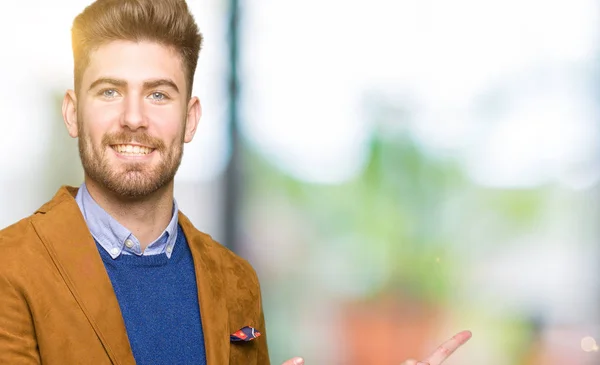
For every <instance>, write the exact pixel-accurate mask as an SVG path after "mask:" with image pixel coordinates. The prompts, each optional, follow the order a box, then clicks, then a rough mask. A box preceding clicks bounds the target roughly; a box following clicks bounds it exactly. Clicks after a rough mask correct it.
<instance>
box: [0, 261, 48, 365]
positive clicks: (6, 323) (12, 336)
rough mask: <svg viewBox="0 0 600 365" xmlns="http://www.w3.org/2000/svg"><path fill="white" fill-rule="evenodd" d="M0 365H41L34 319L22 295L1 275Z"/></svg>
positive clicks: (0, 273)
mask: <svg viewBox="0 0 600 365" xmlns="http://www.w3.org/2000/svg"><path fill="white" fill-rule="evenodd" d="M0 364H11V365H34V364H35V365H39V364H41V360H40V355H39V351H38V348H37V340H36V336H35V328H34V324H33V318H32V316H31V312H30V310H29V306H28V304H27V300H26V298H25V296H24V295H23V293H22V292H19V290H17V288H15V287H14V286H13V285H12V284H11V282H10V281H9V279H8V278H7V277H5V275H3V273H2V272H0Z"/></svg>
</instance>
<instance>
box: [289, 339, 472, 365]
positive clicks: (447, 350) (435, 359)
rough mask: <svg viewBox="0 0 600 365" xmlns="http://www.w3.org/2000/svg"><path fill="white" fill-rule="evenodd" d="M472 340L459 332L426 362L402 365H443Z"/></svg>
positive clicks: (293, 363)
mask: <svg viewBox="0 0 600 365" xmlns="http://www.w3.org/2000/svg"><path fill="white" fill-rule="evenodd" d="M470 338H471V332H470V331H462V332H459V333H457V334H456V335H454V337H452V338H451V339H449V340H448V341H446V342H444V343H443V344H441V345H440V347H438V348H437V350H435V351H434V352H433V354H431V355H430V356H428V357H427V358H425V359H424V360H421V361H418V360H414V359H409V360H406V361H404V362H403V363H402V365H441V364H442V363H443V362H444V361H446V359H447V358H448V356H450V355H452V353H454V351H456V349H458V348H459V347H460V346H462V345H463V344H464V343H465V342H467V341H468V340H469V339H470ZM281 365H304V360H303V359H302V358H301V357H294V358H293V359H289V360H288V361H286V362H284V363H283V364H281Z"/></svg>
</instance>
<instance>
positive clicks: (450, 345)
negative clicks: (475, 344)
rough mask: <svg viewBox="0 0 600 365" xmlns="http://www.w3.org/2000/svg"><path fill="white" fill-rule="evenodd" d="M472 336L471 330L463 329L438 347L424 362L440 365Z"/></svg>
mask: <svg viewBox="0 0 600 365" xmlns="http://www.w3.org/2000/svg"><path fill="white" fill-rule="evenodd" d="M471 336H472V334H471V332H470V331H462V332H459V333H457V334H456V335H455V336H454V337H452V338H451V339H449V340H448V341H446V342H444V343H443V344H442V345H441V346H440V347H438V348H437V350H435V352H434V353H433V354H431V356H429V357H428V358H426V359H425V360H423V362H426V363H429V364H430V365H440V364H441V363H443V362H444V361H445V360H446V359H447V358H448V356H450V355H452V353H453V352H454V351H456V349H457V348H459V347H460V346H461V345H462V344H464V343H465V342H467V341H468V340H469V339H470V338H471Z"/></svg>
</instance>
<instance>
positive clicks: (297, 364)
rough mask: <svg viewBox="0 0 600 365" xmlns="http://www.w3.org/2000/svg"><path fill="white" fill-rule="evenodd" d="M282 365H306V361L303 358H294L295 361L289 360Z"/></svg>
mask: <svg viewBox="0 0 600 365" xmlns="http://www.w3.org/2000/svg"><path fill="white" fill-rule="evenodd" d="M281 365H304V359H303V358H301V357H294V358H293V359H289V360H288V361H286V362H284V363H283V364H281Z"/></svg>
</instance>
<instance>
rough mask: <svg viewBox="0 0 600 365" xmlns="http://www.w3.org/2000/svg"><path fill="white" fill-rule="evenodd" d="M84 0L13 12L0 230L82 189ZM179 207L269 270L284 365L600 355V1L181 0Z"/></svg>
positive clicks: (37, 2) (536, 361)
mask: <svg viewBox="0 0 600 365" xmlns="http://www.w3.org/2000/svg"><path fill="white" fill-rule="evenodd" d="M89 3H90V1H89V0H55V1H51V2H49V1H42V0H29V1H21V2H13V3H12V4H11V8H10V9H9V8H7V7H4V8H3V10H2V11H0V31H1V32H2V34H4V38H3V41H2V48H1V49H2V50H1V51H0V52H1V55H2V57H1V58H0V78H1V80H2V81H3V87H1V88H0V110H1V111H2V120H1V122H0V206H1V207H2V209H1V210H0V226H2V227H3V226H6V225H9V224H11V223H13V222H15V221H17V220H18V219H20V218H22V217H24V216H26V215H29V214H31V213H32V212H33V211H34V210H35V209H36V208H37V207H38V206H39V205H41V204H42V203H44V202H45V201H47V200H49V199H50V198H51V197H52V195H53V194H54V192H55V191H56V189H58V187H59V186H61V185H63V184H70V185H79V184H80V183H81V181H82V171H81V167H80V163H79V156H78V153H77V147H76V141H75V140H71V139H70V137H69V136H68V135H67V133H66V130H65V128H64V125H63V122H62V117H61V114H60V102H61V100H62V96H63V95H64V91H65V90H66V89H67V88H71V87H72V58H71V57H72V56H71V49H70V33H69V32H70V27H71V23H72V20H73V18H74V17H75V16H76V15H77V14H78V13H79V12H80V11H82V10H83V8H84V7H85V6H86V5H88V4H89ZM188 3H189V5H190V7H191V9H192V11H193V12H194V14H195V16H196V19H197V21H198V23H199V25H200V28H201V30H202V32H203V34H204V36H205V43H204V48H203V50H202V52H201V55H200V61H199V66H198V71H197V74H196V80H195V90H194V93H195V94H196V95H198V96H200V98H201V100H202V103H203V111H204V113H203V118H202V124H201V127H200V128H199V131H198V133H197V134H196V138H195V140H194V141H193V142H192V143H190V144H188V145H187V146H186V150H185V154H184V159H183V163H182V166H181V168H180V170H179V173H178V175H177V177H176V198H177V200H178V203H179V205H180V208H181V210H182V211H183V212H185V213H186V214H187V215H188V216H189V217H190V218H191V219H192V221H193V222H194V223H195V224H196V226H197V227H198V228H200V229H201V230H204V231H206V232H207V233H209V234H211V235H212V236H213V237H215V238H216V239H217V240H219V241H220V242H222V243H223V244H225V245H227V246H229V247H230V248H231V249H232V250H234V251H236V252H237V253H238V254H240V255H242V256H243V257H245V258H247V259H248V260H249V261H250V262H251V263H252V264H253V265H254V267H255V268H256V270H257V272H258V275H259V277H260V280H261V283H262V291H263V300H264V308H265V314H266V320H267V331H268V341H269V346H270V352H271V358H272V362H273V364H280V363H281V362H282V361H283V360H285V359H287V358H289V357H291V356H295V355H301V356H304V357H305V358H306V360H307V364H312V365H315V364H317V365H320V364H329V365H337V364H339V365H342V364H347V365H365V364H369V365H370V364H378V365H387V364H390V365H391V364H398V363H399V362H401V361H402V360H403V359H405V358H407V357H419V356H423V355H425V354H428V353H429V352H431V351H433V350H434V349H435V347H436V346H437V345H438V343H440V342H441V341H443V340H445V339H446V338H448V337H450V336H452V335H453V334H454V333H455V332H458V331H459V330H462V329H470V330H472V331H473V333H474V337H473V339H472V340H471V341H470V342H469V343H468V344H467V345H466V346H465V347H464V348H462V349H460V350H459V351H458V352H457V353H456V354H455V355H453V356H452V358H451V359H450V360H448V361H447V364H449V365H453V364H454V365H458V364H462V365H468V364H473V365H474V364H486V365H508V364H510V365H513V364H514V365H541V364H544V365H553V364H561V365H563V364H570V365H579V364H581V365H588V364H598V363H600V354H599V353H598V352H597V351H598V347H597V346H596V344H595V341H596V339H598V340H599V341H600V327H599V319H600V318H599V314H600V306H599V305H598V304H599V299H600V296H599V294H600V286H599V279H598V277H599V270H598V263H599V261H600V250H599V249H598V238H599V237H600V231H599V224H598V220H599V218H600V217H599V214H598V213H599V209H598V206H599V205H598V203H599V198H600V197H599V194H598V192H599V186H600V185H599V183H600V153H599V152H600V128H599V127H600V123H599V118H600V102H599V100H600V99H599V97H600V87H599V85H600V72H599V71H600V68H599V65H600V63H599V61H600V57H599V56H600V48H599V45H600V39H599V38H600V37H599V36H600V30H599V29H600V28H599V27H598V24H599V20H600V19H599V15H600V11H599V10H600V9H599V8H600V4H599V3H598V2H597V1H593V0H568V1H567V0H551V1H541V0H502V1H501V0H486V1H476V0H456V1H451V2H448V1H442V0H418V1H417V0H370V1H364V0H346V1H342V0H320V1H316V0H304V1H294V0H278V1H274V0H260V1H259V0H254V1H246V2H241V1H240V2H239V3H238V1H235V0H229V1H225V0H189V1H188Z"/></svg>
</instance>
